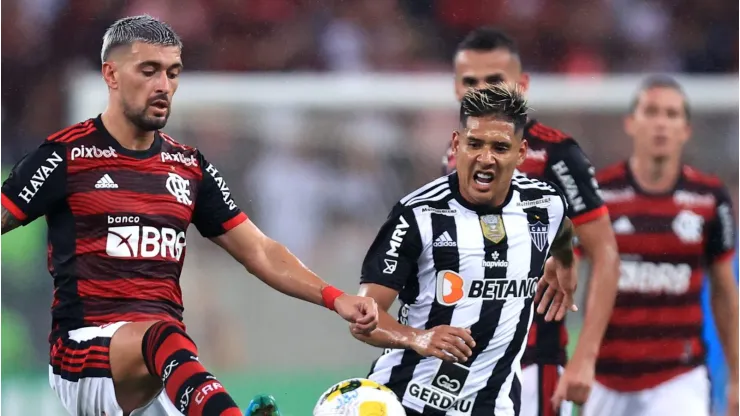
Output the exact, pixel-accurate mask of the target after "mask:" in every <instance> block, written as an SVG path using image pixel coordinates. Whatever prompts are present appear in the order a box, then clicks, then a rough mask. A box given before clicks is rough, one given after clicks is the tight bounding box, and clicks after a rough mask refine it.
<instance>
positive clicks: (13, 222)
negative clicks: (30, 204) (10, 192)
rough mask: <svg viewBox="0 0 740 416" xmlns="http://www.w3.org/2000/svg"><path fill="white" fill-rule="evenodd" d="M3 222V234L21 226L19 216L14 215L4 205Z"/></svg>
mask: <svg viewBox="0 0 740 416" xmlns="http://www.w3.org/2000/svg"><path fill="white" fill-rule="evenodd" d="M2 217H3V220H2V221H3V223H2V234H5V233H7V232H8V231H12V230H15V229H16V228H18V227H20V226H21V222H20V221H19V220H18V218H16V217H14V216H13V214H11V213H10V211H8V210H7V209H5V207H3V214H2Z"/></svg>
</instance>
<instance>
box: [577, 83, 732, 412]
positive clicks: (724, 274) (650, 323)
mask: <svg viewBox="0 0 740 416" xmlns="http://www.w3.org/2000/svg"><path fill="white" fill-rule="evenodd" d="M625 129H626V131H627V134H628V135H629V136H631V137H632V140H633V144H634V150H633V152H632V156H631V157H630V158H629V160H627V161H624V162H621V163H618V164H616V165H614V166H611V167H608V168H606V169H603V170H601V171H599V172H598V173H597V178H598V179H599V183H600V185H601V189H602V195H603V198H604V200H605V201H606V203H607V206H608V207H609V212H610V213H611V215H612V218H613V220H614V222H613V224H612V226H613V228H614V232H615V233H616V236H617V244H618V245H619V253H620V256H621V260H622V264H621V276H620V279H619V292H618V295H617V300H616V304H615V306H614V313H613V314H612V317H611V320H610V322H609V326H608V328H607V330H606V335H605V336H604V341H603V345H602V346H601V351H600V352H599V357H598V360H597V363H596V381H597V383H596V385H595V386H594V389H593V391H592V393H591V397H590V398H589V399H588V401H587V402H586V406H585V407H584V414H585V415H587V416H596V415H605V414H608V415H613V416H627V415H629V416H643V415H645V416H648V415H650V416H652V415H656V416H657V415H692V416H703V415H704V416H706V415H709V414H710V403H709V380H708V375H707V370H706V367H705V366H704V364H705V363H704V358H705V352H706V351H705V349H704V343H703V342H702V324H703V316H702V306H701V300H700V297H701V290H702V285H703V283H704V273H705V271H708V272H709V283H710V284H711V293H712V295H711V304H712V310H713V313H714V316H715V322H716V324H717V329H718V333H719V338H720V341H721V342H722V347H723V350H724V353H725V356H726V360H727V366H728V375H729V377H728V379H729V386H728V393H730V395H729V397H728V399H729V400H728V404H729V406H728V407H729V409H730V411H729V413H728V414H732V415H737V414H738V407H737V389H738V293H737V285H736V284H735V278H734V274H733V270H732V254H733V252H734V250H735V239H736V238H735V230H736V225H735V220H734V210H733V208H732V202H731V200H730V196H729V195H728V192H727V190H726V189H725V187H724V185H723V184H722V183H721V182H720V180H719V179H718V178H717V177H715V176H712V175H708V174H704V173H701V172H699V171H697V170H696V169H694V168H692V167H690V166H687V165H686V164H684V163H683V162H682V153H683V146H684V144H685V143H686V142H687V141H688V139H689V136H690V134H691V125H690V122H689V105H688V103H687V98H686V96H685V95H684V92H683V90H682V89H681V86H680V85H679V84H678V83H676V81H675V80H673V79H671V78H665V77H652V78H648V79H647V80H646V81H645V83H644V84H643V86H642V87H641V88H640V90H639V92H638V94H637V96H636V98H635V100H634V102H633V104H632V108H631V111H630V114H629V115H628V116H627V118H626V120H625Z"/></svg>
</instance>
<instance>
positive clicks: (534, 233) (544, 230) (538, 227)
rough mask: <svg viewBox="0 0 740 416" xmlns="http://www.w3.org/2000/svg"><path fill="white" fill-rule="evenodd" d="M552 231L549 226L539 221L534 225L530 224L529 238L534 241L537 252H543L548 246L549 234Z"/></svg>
mask: <svg viewBox="0 0 740 416" xmlns="http://www.w3.org/2000/svg"><path fill="white" fill-rule="evenodd" d="M549 231H550V226H549V225H548V224H543V223H542V222H540V221H537V222H536V223H534V224H529V238H531V239H532V243H534V246H535V247H537V250H539V251H543V250H544V249H545V246H546V245H547V234H548V232H549Z"/></svg>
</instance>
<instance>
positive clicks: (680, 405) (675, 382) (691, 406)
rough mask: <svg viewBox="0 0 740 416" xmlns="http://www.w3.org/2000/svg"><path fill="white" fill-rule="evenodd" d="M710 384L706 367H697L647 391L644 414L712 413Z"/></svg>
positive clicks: (646, 415) (648, 415)
mask: <svg viewBox="0 0 740 416" xmlns="http://www.w3.org/2000/svg"><path fill="white" fill-rule="evenodd" d="M709 393H710V385H709V375H708V373H707V369H706V367H703V366H702V367H697V368H695V369H693V370H691V371H689V372H687V373H684V374H682V375H680V376H678V377H675V378H673V379H672V380H669V381H667V382H665V383H663V384H661V385H659V386H658V387H655V388H654V389H652V390H650V391H649V392H646V394H645V397H644V409H645V412H644V413H643V415H644V416H662V415H691V416H708V415H709V413H710V400H709V396H710V394H709Z"/></svg>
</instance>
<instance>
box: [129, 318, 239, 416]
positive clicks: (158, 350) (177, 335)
mask: <svg viewBox="0 0 740 416" xmlns="http://www.w3.org/2000/svg"><path fill="white" fill-rule="evenodd" d="M141 350H142V353H143V354H144V362H145V363H146V366H147V368H148V369H149V373H151V374H152V375H154V376H156V377H160V378H161V379H162V382H163V383H164V389H165V391H166V392H167V397H169V398H170V400H171V401H172V403H173V404H174V405H175V407H176V408H177V409H178V410H180V412H181V413H182V414H183V415H185V416H242V413H241V411H240V410H239V408H238V407H237V406H236V403H235V402H234V400H233V399H232V398H231V396H229V394H228V393H227V392H226V389H224V387H223V386H222V385H221V383H219V382H218V380H216V377H214V376H213V375H212V374H211V373H209V372H208V371H206V369H205V367H203V365H202V364H201V363H200V362H199V361H198V348H197V347H196V346H195V343H194V342H193V340H191V339H190V337H189V336H188V335H187V334H186V333H185V331H183V330H182V329H181V328H180V327H179V326H177V325H176V324H174V323H172V322H157V323H156V324H154V325H152V326H151V327H150V328H149V329H148V330H147V331H146V333H145V334H144V340H143V342H142V345H141Z"/></svg>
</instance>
